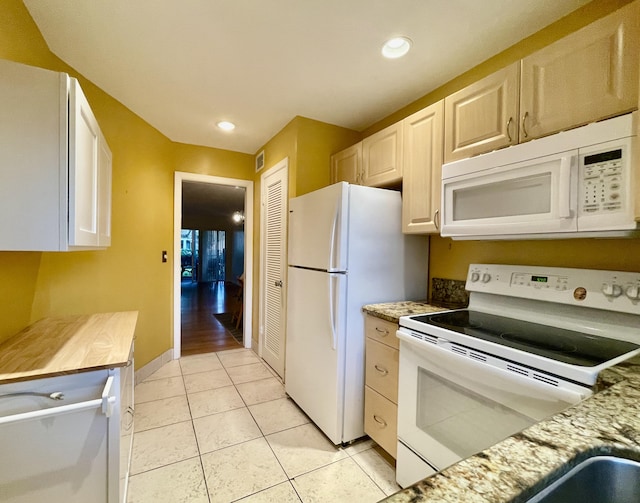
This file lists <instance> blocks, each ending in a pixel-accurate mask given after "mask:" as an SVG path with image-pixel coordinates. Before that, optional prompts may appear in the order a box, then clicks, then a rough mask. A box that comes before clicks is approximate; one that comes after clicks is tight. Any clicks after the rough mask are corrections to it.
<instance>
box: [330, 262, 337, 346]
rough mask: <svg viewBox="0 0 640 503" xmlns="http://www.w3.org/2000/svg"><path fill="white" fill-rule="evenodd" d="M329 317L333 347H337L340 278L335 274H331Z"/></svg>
mask: <svg viewBox="0 0 640 503" xmlns="http://www.w3.org/2000/svg"><path fill="white" fill-rule="evenodd" d="M329 282H330V284H329V319H330V322H331V349H333V350H334V351H335V349H336V346H337V344H336V339H337V335H336V285H337V282H338V278H337V277H336V276H335V275H334V274H329Z"/></svg>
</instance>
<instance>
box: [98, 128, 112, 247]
mask: <svg viewBox="0 0 640 503" xmlns="http://www.w3.org/2000/svg"><path fill="white" fill-rule="evenodd" d="M99 140H100V141H99V150H100V157H99V158H98V246H100V247H105V246H111V170H112V168H111V165H112V157H111V150H109V145H107V141H106V140H105V138H104V136H103V134H102V133H101V132H100V135H99Z"/></svg>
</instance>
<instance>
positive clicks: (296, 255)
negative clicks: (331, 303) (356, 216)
mask: <svg viewBox="0 0 640 503" xmlns="http://www.w3.org/2000/svg"><path fill="white" fill-rule="evenodd" d="M348 201H349V184H347V183H345V182H341V183H336V184H334V185H330V186H328V187H325V188H323V189H320V190H316V191H315V192H310V193H309V194H305V195H302V196H299V197H294V198H293V199H291V200H290V201H289V265H292V266H299V267H306V268H309V269H318V270H323V271H330V272H332V271H346V270H347V230H348V229H347V217H348Z"/></svg>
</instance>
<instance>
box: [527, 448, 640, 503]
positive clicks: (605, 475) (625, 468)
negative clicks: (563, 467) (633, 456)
mask: <svg viewBox="0 0 640 503" xmlns="http://www.w3.org/2000/svg"><path fill="white" fill-rule="evenodd" d="M639 501H640V462H637V461H632V460H630V459H625V458H619V457H615V456H594V457H592V458H589V459H586V460H585V461H582V462H581V463H580V464H579V465H577V466H575V467H574V468H572V469H571V471H569V472H567V473H566V474H565V475H563V476H562V477H560V478H559V479H558V480H556V481H555V482H553V483H552V484H551V485H549V486H547V487H545V488H544V489H543V490H542V491H540V492H539V493H538V494H536V495H535V496H534V497H533V498H531V499H529V500H528V501H527V503H586V502H593V503H613V502H615V503H637V502H639Z"/></svg>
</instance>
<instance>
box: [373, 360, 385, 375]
mask: <svg viewBox="0 0 640 503" xmlns="http://www.w3.org/2000/svg"><path fill="white" fill-rule="evenodd" d="M373 368H374V369H376V370H377V371H378V372H380V373H381V374H382V375H383V376H386V375H387V374H388V373H389V371H388V370H387V369H386V368H384V367H381V366H380V365H378V364H377V363H376V364H375V365H374V366H373Z"/></svg>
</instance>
